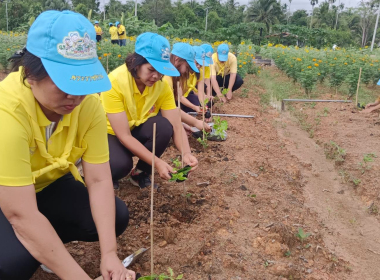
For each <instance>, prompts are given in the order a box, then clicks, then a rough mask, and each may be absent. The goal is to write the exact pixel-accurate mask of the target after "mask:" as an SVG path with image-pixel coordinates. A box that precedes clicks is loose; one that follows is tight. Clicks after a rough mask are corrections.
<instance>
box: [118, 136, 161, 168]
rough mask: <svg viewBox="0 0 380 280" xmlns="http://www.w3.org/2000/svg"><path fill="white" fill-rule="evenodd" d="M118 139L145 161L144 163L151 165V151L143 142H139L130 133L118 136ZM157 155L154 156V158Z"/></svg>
mask: <svg viewBox="0 0 380 280" xmlns="http://www.w3.org/2000/svg"><path fill="white" fill-rule="evenodd" d="M118 139H119V141H120V142H121V143H122V144H123V145H124V147H126V148H127V149H128V150H129V151H131V152H132V154H134V155H135V156H137V157H138V158H139V159H141V160H143V161H145V162H146V163H148V164H150V165H152V152H151V151H149V150H148V149H147V148H146V147H145V146H144V145H143V144H141V143H140V142H139V140H137V139H136V138H135V137H133V136H132V135H125V136H123V137H118ZM157 159H158V157H156V160H157Z"/></svg>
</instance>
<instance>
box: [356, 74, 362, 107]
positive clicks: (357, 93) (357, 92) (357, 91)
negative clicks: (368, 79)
mask: <svg viewBox="0 0 380 280" xmlns="http://www.w3.org/2000/svg"><path fill="white" fill-rule="evenodd" d="M361 76H362V68H361V67H360V71H359V79H358V87H357V88H356V102H355V105H354V106H355V108H356V107H357V106H358V95H359V87H360V78H361Z"/></svg>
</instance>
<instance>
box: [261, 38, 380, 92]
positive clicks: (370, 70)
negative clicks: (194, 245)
mask: <svg viewBox="0 0 380 280" xmlns="http://www.w3.org/2000/svg"><path fill="white" fill-rule="evenodd" d="M261 53H262V54H263V55H264V56H266V57H269V58H271V59H273V60H274V61H275V63H276V66H277V67H278V68H279V69H280V70H282V71H283V72H285V73H286V75H287V76H288V77H289V78H291V79H292V80H293V82H294V83H299V84H300V86H301V87H302V88H303V89H304V90H305V93H306V94H307V95H308V96H309V95H310V93H311V91H312V90H313V89H314V88H315V86H316V85H317V83H318V82H319V83H326V84H327V85H328V86H330V87H331V88H333V89H334V90H335V91H336V92H337V91H338V90H339V88H340V87H341V86H342V85H347V87H348V97H352V96H353V95H354V94H355V92H356V89H357V84H358V79H359V73H360V68H362V73H361V82H362V83H364V84H366V85H369V84H371V83H372V84H376V83H377V81H378V80H379V78H380V62H379V59H378V55H377V52H375V53H373V54H371V53H370V52H369V51H368V50H367V49H363V50H359V49H348V50H346V49H337V50H332V49H324V50H318V49H313V48H308V47H305V48H298V47H286V46H282V45H276V46H267V47H264V48H261Z"/></svg>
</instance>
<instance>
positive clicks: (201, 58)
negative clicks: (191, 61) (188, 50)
mask: <svg viewBox="0 0 380 280" xmlns="http://www.w3.org/2000/svg"><path fill="white" fill-rule="evenodd" d="M193 49H194V51H195V60H196V62H198V64H199V65H201V66H206V67H207V66H209V64H208V62H207V61H206V52H205V50H204V49H203V48H202V47H200V46H194V47H193Z"/></svg>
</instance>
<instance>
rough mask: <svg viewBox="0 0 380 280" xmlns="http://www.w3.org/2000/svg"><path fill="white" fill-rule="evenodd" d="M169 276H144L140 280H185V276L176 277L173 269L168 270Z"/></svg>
mask: <svg viewBox="0 0 380 280" xmlns="http://www.w3.org/2000/svg"><path fill="white" fill-rule="evenodd" d="M168 272H169V275H165V274H160V275H150V276H144V277H140V278H139V280H165V279H168V280H179V279H182V278H183V274H181V275H178V276H177V277H176V276H175V275H174V272H173V269H171V268H170V267H169V268H168Z"/></svg>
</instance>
